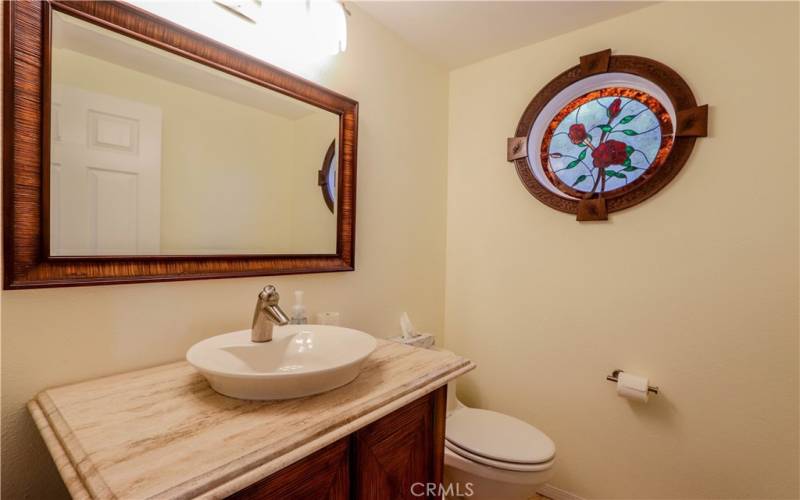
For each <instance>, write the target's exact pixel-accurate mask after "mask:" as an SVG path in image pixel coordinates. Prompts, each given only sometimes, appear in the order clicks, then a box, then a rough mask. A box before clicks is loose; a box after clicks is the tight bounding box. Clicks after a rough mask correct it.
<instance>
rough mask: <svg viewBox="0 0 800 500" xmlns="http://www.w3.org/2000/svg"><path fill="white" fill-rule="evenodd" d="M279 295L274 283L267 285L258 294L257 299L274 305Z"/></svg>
mask: <svg viewBox="0 0 800 500" xmlns="http://www.w3.org/2000/svg"><path fill="white" fill-rule="evenodd" d="M280 298H281V296H280V294H278V289H277V288H275V286H274V285H267V286H265V287H264V289H263V290H261V292H259V294H258V299H259V300H263V301H265V302H266V303H267V304H269V305H271V306H274V305H277V304H278V301H279V300H280Z"/></svg>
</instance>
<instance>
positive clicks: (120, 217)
mask: <svg viewBox="0 0 800 500" xmlns="http://www.w3.org/2000/svg"><path fill="white" fill-rule="evenodd" d="M52 95H53V110H54V111H53V114H52V117H51V123H52V130H51V140H52V148H51V153H50V157H51V170H50V179H51V181H50V196H51V200H52V203H51V207H50V210H51V217H50V221H51V227H50V238H51V239H50V253H51V255H54V256H67V255H136V254H142V253H158V251H159V248H160V224H161V221H160V200H161V110H160V109H159V108H158V107H155V106H152V105H148V104H143V103H139V102H135V101H131V100H127V99H120V98H117V97H113V96H109V95H104V94H101V93H97V92H90V91H86V90H82V89H78V88H74V87H71V86H68V85H58V84H56V85H53V87H52Z"/></svg>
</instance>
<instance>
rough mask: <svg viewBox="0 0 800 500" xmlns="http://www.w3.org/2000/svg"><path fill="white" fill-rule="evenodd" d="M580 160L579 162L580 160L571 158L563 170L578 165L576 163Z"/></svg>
mask: <svg viewBox="0 0 800 500" xmlns="http://www.w3.org/2000/svg"><path fill="white" fill-rule="evenodd" d="M580 162H581V161H580V160H572V161H571V162H569V165H567V166H566V167H564V170H569V169H571V168H575V167H577V166H578V163H580Z"/></svg>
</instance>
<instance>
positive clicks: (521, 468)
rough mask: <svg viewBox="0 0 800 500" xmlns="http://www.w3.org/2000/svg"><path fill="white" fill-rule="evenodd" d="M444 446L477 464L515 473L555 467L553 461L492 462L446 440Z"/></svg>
mask: <svg viewBox="0 0 800 500" xmlns="http://www.w3.org/2000/svg"><path fill="white" fill-rule="evenodd" d="M444 446H445V448H446V449H447V450H449V451H451V452H453V453H455V454H456V455H458V456H460V457H462V458H465V459H467V460H471V461H473V462H475V463H476V464H481V465H488V466H489V467H494V468H495V469H502V470H506V471H513V472H536V471H543V470H547V469H549V468H550V467H552V466H553V460H550V461H548V462H542V463H539V464H520V463H515V462H501V461H499V460H492V459H491V458H486V457H482V456H480V455H476V454H474V453H470V452H469V451H467V450H465V449H463V448H459V447H458V446H457V445H455V444H453V443H451V442H450V441H447V440H445V442H444Z"/></svg>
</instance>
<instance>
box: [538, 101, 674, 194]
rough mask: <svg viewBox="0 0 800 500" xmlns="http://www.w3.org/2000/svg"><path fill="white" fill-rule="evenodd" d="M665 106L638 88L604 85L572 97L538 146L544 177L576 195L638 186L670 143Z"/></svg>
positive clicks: (669, 121)
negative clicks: (605, 86) (539, 147)
mask: <svg viewBox="0 0 800 500" xmlns="http://www.w3.org/2000/svg"><path fill="white" fill-rule="evenodd" d="M672 130H673V129H672V121H671V120H670V116H669V113H667V111H666V110H665V109H664V106H663V105H662V104H661V103H660V102H659V101H658V100H657V99H656V98H654V97H653V96H651V95H649V94H647V93H645V92H642V91H640V90H636V89H631V88H623V87H609V88H604V89H601V90H595V91H592V92H589V93H587V94H584V95H582V96H580V97H578V98H576V99H573V100H572V101H571V102H570V103H569V104H567V105H566V106H564V107H563V108H562V109H561V110H560V111H559V112H558V113H557V114H556V116H555V117H554V118H553V119H552V121H551V122H550V124H549V126H548V128H547V130H546V131H545V134H544V137H543V139H542V144H541V151H540V155H541V162H542V166H543V168H544V172H545V175H546V176H547V178H548V179H549V180H550V182H552V184H553V185H554V186H555V187H556V188H558V189H559V190H560V191H562V192H564V193H567V194H569V195H571V196H575V197H585V196H586V195H587V193H592V194H594V193H598V194H599V193H608V192H611V191H616V190H619V189H624V188H626V187H632V186H633V185H635V184H638V183H637V182H636V181H637V180H640V181H643V180H644V179H646V178H647V177H648V173H649V172H652V171H653V170H654V169H655V168H658V167H659V166H660V165H661V163H663V161H664V159H665V158H666V156H667V154H668V153H669V150H670V148H671V147H672Z"/></svg>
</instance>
